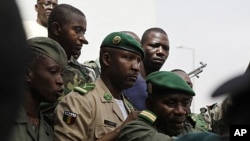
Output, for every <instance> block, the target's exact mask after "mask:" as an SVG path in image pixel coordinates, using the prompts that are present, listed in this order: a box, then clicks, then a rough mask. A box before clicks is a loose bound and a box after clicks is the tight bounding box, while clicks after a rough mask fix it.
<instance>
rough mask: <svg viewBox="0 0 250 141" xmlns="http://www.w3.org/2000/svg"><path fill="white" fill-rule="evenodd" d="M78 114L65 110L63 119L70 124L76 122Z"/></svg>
mask: <svg viewBox="0 0 250 141" xmlns="http://www.w3.org/2000/svg"><path fill="white" fill-rule="evenodd" d="M76 117H77V114H76V113H73V112H69V111H64V114H63V121H64V122H66V123H67V124H68V125H70V124H73V123H75V121H76Z"/></svg>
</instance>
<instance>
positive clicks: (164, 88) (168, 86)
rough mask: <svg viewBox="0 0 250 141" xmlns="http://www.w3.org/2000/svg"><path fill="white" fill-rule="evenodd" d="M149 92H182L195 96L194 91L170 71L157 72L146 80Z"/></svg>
mask: <svg viewBox="0 0 250 141" xmlns="http://www.w3.org/2000/svg"><path fill="white" fill-rule="evenodd" d="M146 83H147V91H148V93H149V94H152V93H155V94H157V93H159V92H160V93H161V94H167V93H168V91H169V92H173V91H174V92H180V93H183V94H188V95H191V96H194V95H195V92H194V91H193V89H192V88H191V87H190V86H189V85H188V84H187V82H185V81H184V80H183V79H182V78H181V77H180V76H178V75H177V74H175V73H173V72H169V71H156V72H153V73H151V74H149V75H148V76H147V78H146Z"/></svg>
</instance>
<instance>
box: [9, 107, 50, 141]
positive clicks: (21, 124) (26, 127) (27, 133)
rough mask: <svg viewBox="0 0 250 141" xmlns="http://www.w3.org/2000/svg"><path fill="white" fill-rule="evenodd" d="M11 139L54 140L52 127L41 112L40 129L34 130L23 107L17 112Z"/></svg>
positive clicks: (18, 140) (23, 140)
mask: <svg viewBox="0 0 250 141" xmlns="http://www.w3.org/2000/svg"><path fill="white" fill-rule="evenodd" d="M16 117H17V118H16V120H15V121H14V126H13V128H12V131H11V134H10V136H9V137H10V138H9V141H54V133H53V130H52V128H51V127H50V126H49V125H48V124H47V123H46V122H45V121H44V119H43V117H42V114H40V124H39V130H37V131H36V130H34V129H33V127H32V125H31V123H30V122H29V120H28V117H27V115H26V112H25V111H24V108H23V107H21V108H20V110H19V111H18V113H17V116H16Z"/></svg>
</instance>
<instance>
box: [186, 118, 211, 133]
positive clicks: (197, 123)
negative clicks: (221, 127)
mask: <svg viewBox="0 0 250 141" xmlns="http://www.w3.org/2000/svg"><path fill="white" fill-rule="evenodd" d="M188 121H189V122H190V124H191V125H192V126H193V127H194V128H195V129H196V130H198V131H202V132H206V131H209V122H208V121H207V120H206V119H205V118H204V116H203V115H202V114H195V113H192V114H190V115H189V117H188Z"/></svg>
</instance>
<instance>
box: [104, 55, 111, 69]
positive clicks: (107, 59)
mask: <svg viewBox="0 0 250 141" xmlns="http://www.w3.org/2000/svg"><path fill="white" fill-rule="evenodd" d="M102 61H103V64H104V65H105V66H110V61H111V55H110V54H109V53H108V52H106V53H104V54H103V55H102Z"/></svg>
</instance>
